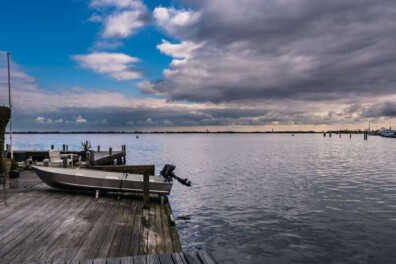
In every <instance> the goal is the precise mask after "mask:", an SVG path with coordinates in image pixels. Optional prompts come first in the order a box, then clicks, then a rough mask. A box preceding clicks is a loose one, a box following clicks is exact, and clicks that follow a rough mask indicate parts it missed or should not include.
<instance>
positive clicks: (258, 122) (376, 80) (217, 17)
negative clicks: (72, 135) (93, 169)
mask: <svg viewBox="0 0 396 264" xmlns="http://www.w3.org/2000/svg"><path fill="white" fill-rule="evenodd" d="M394 10H396V2H395V1H391V0H381V1H371V0H350V1H344V0H333V1H320V3H319V2H318V1H317V0H295V1H284V0H239V1H237V0H216V1H212V0H177V1H176V0H175V1H152V0H150V1H144V0H84V1H83V0H57V1H49V0H46V1H44V0H38V1H27V0H14V1H8V2H6V3H4V4H2V8H1V9H0V51H9V52H11V56H12V88H13V102H14V109H13V116H14V124H15V128H16V130H21V131H24V130H34V131H59V130H60V131H71V130H77V131H86V130H101V131H107V130H126V131H135V130H144V131H152V130H202V131H206V129H207V128H209V129H211V130H234V131H265V130H271V129H275V130H276V129H279V130H285V129H295V130H306V129H313V130H317V131H320V130H323V129H344V128H350V129H354V128H361V129H363V128H365V127H366V126H367V123H368V122H371V123H372V124H373V126H374V127H381V126H390V125H393V124H394V123H395V122H394V121H395V117H396V104H395V103H394V102H395V101H396V100H395V99H396V88H395V86H394V84H395V83H396V73H395V70H394V69H396V55H395V54H396V50H395V49H396V48H395V47H396V46H395V45H394V44H395V43H396V27H395V25H394V17H395V15H396V12H395V11H394ZM5 66H6V65H5V55H4V53H0V104H6V102H7V96H8V95H7V83H6V80H7V76H6V71H5ZM394 125H396V124H394Z"/></svg>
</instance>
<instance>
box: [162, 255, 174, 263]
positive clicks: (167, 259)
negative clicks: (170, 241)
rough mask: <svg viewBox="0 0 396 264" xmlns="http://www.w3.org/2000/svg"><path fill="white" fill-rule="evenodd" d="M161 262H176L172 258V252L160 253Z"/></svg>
mask: <svg viewBox="0 0 396 264" xmlns="http://www.w3.org/2000/svg"><path fill="white" fill-rule="evenodd" d="M158 257H159V259H160V262H161V264H174V263H175V262H174V261H173V259H172V255H171V254H161V255H158Z"/></svg>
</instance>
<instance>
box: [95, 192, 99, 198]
mask: <svg viewBox="0 0 396 264" xmlns="http://www.w3.org/2000/svg"><path fill="white" fill-rule="evenodd" d="M98 198H99V190H96V191H95V199H98Z"/></svg>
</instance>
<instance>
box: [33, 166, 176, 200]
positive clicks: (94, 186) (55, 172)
mask: <svg viewBox="0 0 396 264" xmlns="http://www.w3.org/2000/svg"><path fill="white" fill-rule="evenodd" d="M33 169H34V171H35V172H36V174H37V175H38V176H39V177H40V179H41V180H42V181H43V182H44V183H46V184H47V185H49V186H51V187H54V188H60V189H74V190H75V189H82V190H108V191H122V192H143V175H139V174H129V173H117V172H107V171H96V170H89V169H81V168H77V169H73V168H52V167H37V166H33ZM172 185H173V183H172V182H165V179H164V178H162V177H158V176H150V180H149V191H150V193H152V194H162V195H168V194H169V193H170V191H171V189H172Z"/></svg>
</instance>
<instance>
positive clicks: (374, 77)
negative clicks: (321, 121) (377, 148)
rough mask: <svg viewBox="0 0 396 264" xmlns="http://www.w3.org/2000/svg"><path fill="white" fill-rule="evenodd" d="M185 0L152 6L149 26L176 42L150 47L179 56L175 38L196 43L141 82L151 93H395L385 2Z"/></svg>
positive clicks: (390, 20) (326, 96)
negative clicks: (183, 4)
mask: <svg viewBox="0 0 396 264" xmlns="http://www.w3.org/2000/svg"><path fill="white" fill-rule="evenodd" d="M188 3H190V4H191V5H192V6H194V7H195V10H194V11H193V10H188V11H186V10H176V9H174V8H164V7H159V8H156V9H155V10H154V14H153V16H154V19H155V21H156V22H157V24H158V26H160V27H161V28H163V29H164V31H165V32H166V33H167V34H169V36H170V37H172V38H174V39H178V40H179V41H180V44H170V43H166V42H163V43H160V44H159V45H158V48H159V49H160V50H161V52H163V53H165V54H167V55H169V56H170V57H172V58H175V57H185V56H186V55H187V56H189V54H188V52H187V53H186V54H183V53H182V52H179V50H178V48H180V46H181V45H182V44H183V43H205V45H203V46H201V47H199V48H197V49H196V50H194V52H193V56H190V57H189V58H188V59H187V60H181V59H179V60H173V61H172V63H171V64H170V65H169V67H168V68H167V69H165V70H164V77H163V79H162V80H158V81H155V82H152V83H151V84H152V86H151V88H150V89H151V90H152V91H153V92H154V93H158V94H162V95H165V96H167V97H168V98H169V99H170V100H176V101H177V100H187V101H192V102H213V103H229V102H241V101H245V102H246V101H260V100H264V101H265V100H276V101H277V103H279V104H282V103H284V102H286V101H287V100H289V101H290V100H291V101H293V102H308V103H310V102H317V103H320V102H327V103H328V104H331V102H342V101H344V100H346V99H347V98H351V99H352V98H354V99H355V100H358V101H361V100H363V99H364V98H370V97H378V96H390V95H394V94H395V85H394V84H395V83H396V75H395V74H394V69H395V68H396V52H395V51H396V48H395V45H394V43H395V42H396V35H395V34H394V32H395V27H396V23H395V20H394V16H395V15H396V13H395V10H396V2H395V1H391V0H384V1H380V2H378V1H377V2H376V1H369V0H351V1H342V0H334V1H327V2H323V1H320V2H318V1H312V0H296V1H278V0H268V1H262V0H243V1H236V0H217V1H209V0H199V1H198V0H196V1H195V0H190V1H188ZM181 14H183V17H184V18H183V19H181V18H180V19H179V18H178V19H176V18H177V17H179V15H181ZM173 45H180V46H173ZM146 87H148V85H146ZM378 100H379V99H378ZM378 102H379V101H378Z"/></svg>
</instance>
